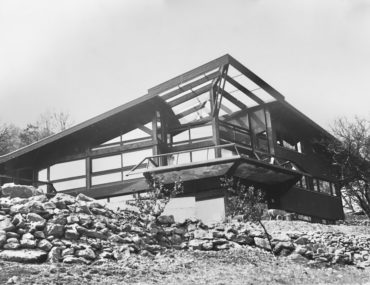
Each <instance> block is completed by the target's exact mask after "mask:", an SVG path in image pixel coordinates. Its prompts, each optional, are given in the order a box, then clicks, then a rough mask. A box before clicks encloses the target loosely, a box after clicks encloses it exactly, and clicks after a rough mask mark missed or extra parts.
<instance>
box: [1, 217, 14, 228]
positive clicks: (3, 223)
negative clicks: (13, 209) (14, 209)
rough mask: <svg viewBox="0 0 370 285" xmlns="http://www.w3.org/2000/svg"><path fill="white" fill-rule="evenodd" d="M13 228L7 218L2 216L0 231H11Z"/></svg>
mask: <svg viewBox="0 0 370 285" xmlns="http://www.w3.org/2000/svg"><path fill="white" fill-rule="evenodd" d="M14 228H15V226H14V225H13V224H12V221H11V219H10V218H8V217H4V216H2V220H0V231H5V232H8V231H11V230H13V229H14Z"/></svg>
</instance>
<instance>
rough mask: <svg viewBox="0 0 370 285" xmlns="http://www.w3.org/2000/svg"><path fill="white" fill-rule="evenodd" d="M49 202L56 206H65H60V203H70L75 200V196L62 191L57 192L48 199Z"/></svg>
mask: <svg viewBox="0 0 370 285" xmlns="http://www.w3.org/2000/svg"><path fill="white" fill-rule="evenodd" d="M49 202H52V203H53V204H54V205H55V206H56V207H57V208H63V209H64V208H65V207H60V205H71V204H74V203H75V202H76V199H75V197H73V196H71V195H68V194H64V193H57V194H56V195H55V196H54V197H53V198H51V199H50V200H49Z"/></svg>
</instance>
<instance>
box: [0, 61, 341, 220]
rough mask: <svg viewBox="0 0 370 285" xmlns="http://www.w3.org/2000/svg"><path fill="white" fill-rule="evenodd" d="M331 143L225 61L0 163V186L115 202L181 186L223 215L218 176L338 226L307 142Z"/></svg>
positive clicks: (328, 180)
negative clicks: (160, 184) (154, 184)
mask: <svg viewBox="0 0 370 285" xmlns="http://www.w3.org/2000/svg"><path fill="white" fill-rule="evenodd" d="M328 136H329V137H330V136H331V135H330V134H329V133H328V132H326V131H325V130H324V129H323V128H321V127H320V126H319V125H317V124H316V123H315V122H313V121H312V120H311V119H309V118H308V117H307V116H305V115H304V114H302V113H301V112H299V111H298V110H297V109H296V108H294V107H293V106H292V105H290V104H289V103H288V102H287V101H286V100H285V98H284V96H283V95H282V94H280V93H279V92H278V91H276V90H275V89H274V88H273V87H271V86H270V85H269V84H267V83H266V82H265V81H264V80H262V79H261V78H260V77H258V76H257V75H256V74H254V73H253V72H252V71H250V70H249V69H248V68H246V67H245V66H243V65H242V64H241V63H239V62H238V61H237V60H235V59H234V58H233V57H231V56H230V55H224V56H222V57H220V58H217V59H215V60H213V61H211V62H208V63H206V64H204V65H202V66H199V67H197V68H195V69H193V70H191V71H188V72H186V73H184V74H182V75H180V76H177V77H175V78H172V79H170V80H168V81H166V82H164V83H162V84H159V85H157V86H155V87H153V88H151V89H149V90H148V94H146V95H144V96H142V97H140V98H138V99H136V100H133V101H131V102H129V103H127V104H124V105H122V106H119V107H117V108H115V109H113V110H110V111H108V112H106V113H104V114H101V115H100V116H97V117H95V118H92V119H90V120H88V121H86V122H83V123H81V124H79V125H76V126H74V127H72V128H70V129H67V130H65V131H63V132H61V133H58V134H56V135H53V136H50V137H48V138H46V139H44V140H41V141H39V142H36V143H34V144H32V145H29V146H27V147H25V148H22V149H19V150H17V151H15V152H12V153H10V154H7V155H4V156H2V157H0V174H1V175H2V176H1V177H2V178H0V179H2V183H5V182H10V181H14V182H18V183H23V184H25V183H29V184H35V185H41V184H45V182H46V183H51V184H52V185H53V186H54V187H55V189H56V190H57V191H62V192H66V193H74V194H76V193H84V194H87V195H89V196H92V197H94V198H97V199H103V200H106V201H108V202H111V203H114V202H117V201H121V200H123V199H124V198H125V195H129V194H132V193H133V192H135V191H145V190H146V189H147V187H148V186H147V184H146V181H145V178H144V175H148V174H153V175H157V176H160V177H161V178H162V179H163V181H164V182H165V183H171V182H173V181H174V180H175V179H178V178H181V180H182V181H184V187H185V193H184V197H187V198H191V199H193V201H194V203H195V205H196V208H197V209H198V210H197V211H198V213H199V215H200V217H202V215H203V216H204V215H207V214H209V213H210V212H212V211H215V212H217V211H219V209H222V211H223V208H224V198H223V197H224V193H223V191H221V188H220V177H222V176H224V175H229V176H234V177H238V178H240V179H242V180H243V181H244V182H246V183H248V184H252V185H256V186H258V187H261V188H263V189H265V190H266V191H267V196H268V205H269V207H272V208H280V209H284V210H286V211H290V212H295V213H297V214H299V215H301V217H306V218H308V217H309V218H312V219H315V220H320V219H324V220H328V221H334V220H338V219H343V210H342V202H341V194H340V189H338V188H337V187H336V179H335V169H333V167H332V166H331V162H330V160H329V159H328V158H327V157H326V156H325V154H324V153H322V152H321V151H320V148H317V147H316V146H315V143H314V141H315V140H316V139H320V138H323V137H328ZM126 197H127V196H126ZM184 201H185V200H184ZM180 204H181V203H180ZM202 207H203V208H202ZM210 209H212V210H211V211H210Z"/></svg>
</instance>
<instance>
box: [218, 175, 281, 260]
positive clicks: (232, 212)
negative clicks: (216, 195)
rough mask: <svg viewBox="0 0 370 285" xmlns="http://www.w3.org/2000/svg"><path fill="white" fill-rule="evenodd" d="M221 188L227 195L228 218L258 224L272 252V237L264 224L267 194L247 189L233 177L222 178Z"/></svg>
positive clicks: (253, 188)
mask: <svg viewBox="0 0 370 285" xmlns="http://www.w3.org/2000/svg"><path fill="white" fill-rule="evenodd" d="M221 187H222V189H223V190H224V191H225V194H226V216H230V217H231V218H233V217H235V216H237V215H240V216H242V217H243V220H246V221H251V222H256V223H258V224H259V225H260V226H261V227H262V229H263V231H264V232H265V235H266V237H267V240H268V242H269V244H270V248H271V250H272V249H273V246H272V242H271V236H270V234H269V233H268V231H267V229H266V227H265V225H264V224H263V223H262V216H263V210H264V209H265V192H264V191H262V190H261V189H257V188H255V187H253V186H249V187H247V186H246V185H244V184H243V183H241V182H240V180H238V179H237V180H235V179H234V178H233V177H223V178H221ZM273 254H275V252H273Z"/></svg>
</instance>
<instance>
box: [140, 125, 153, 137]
mask: <svg viewBox="0 0 370 285" xmlns="http://www.w3.org/2000/svg"><path fill="white" fill-rule="evenodd" d="M137 128H138V129H140V130H142V131H143V132H145V133H147V134H148V135H152V133H153V131H152V130H151V129H149V128H147V127H145V126H143V125H140V126H138V127H137Z"/></svg>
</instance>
